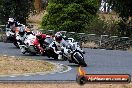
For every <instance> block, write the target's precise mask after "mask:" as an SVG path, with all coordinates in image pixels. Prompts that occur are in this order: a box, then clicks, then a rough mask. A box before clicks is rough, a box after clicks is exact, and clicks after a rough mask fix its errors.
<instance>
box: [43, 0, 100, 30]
mask: <svg viewBox="0 0 132 88" xmlns="http://www.w3.org/2000/svg"><path fill="white" fill-rule="evenodd" d="M97 10H98V2H97V0H49V5H48V7H47V9H46V11H47V12H48V13H47V14H46V15H45V16H44V17H43V19H42V24H41V25H42V28H44V29H46V30H49V29H50V30H65V31H76V32H83V31H85V30H86V25H87V24H89V22H90V21H91V20H93V19H94V17H95V16H96V13H97Z"/></svg>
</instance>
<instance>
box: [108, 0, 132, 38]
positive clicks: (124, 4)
mask: <svg viewBox="0 0 132 88" xmlns="http://www.w3.org/2000/svg"><path fill="white" fill-rule="evenodd" d="M108 1H109V3H110V4H111V5H112V9H113V10H114V11H116V12H117V13H118V14H119V17H120V18H121V20H120V22H119V24H118V25H119V29H118V30H119V31H120V36H131V34H132V30H131V29H132V27H131V25H132V20H130V19H129V18H130V17H132V6H131V5H132V0H108Z"/></svg>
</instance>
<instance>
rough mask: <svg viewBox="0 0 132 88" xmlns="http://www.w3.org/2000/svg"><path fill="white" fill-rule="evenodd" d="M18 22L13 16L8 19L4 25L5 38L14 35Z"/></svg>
mask: <svg viewBox="0 0 132 88" xmlns="http://www.w3.org/2000/svg"><path fill="white" fill-rule="evenodd" d="M18 25H19V23H18V22H16V21H15V20H14V19H13V18H9V19H8V24H7V25H6V35H7V39H8V38H10V37H11V36H14V34H15V30H16V28H17V27H18Z"/></svg>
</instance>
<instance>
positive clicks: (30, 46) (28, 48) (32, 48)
mask: <svg viewBox="0 0 132 88" xmlns="http://www.w3.org/2000/svg"><path fill="white" fill-rule="evenodd" d="M38 45H39V43H38V41H37V40H36V36H35V35H33V34H29V35H27V36H26V38H25V41H24V45H20V49H21V52H22V53H23V54H25V53H30V54H33V55H36V54H38V53H39V49H38Z"/></svg>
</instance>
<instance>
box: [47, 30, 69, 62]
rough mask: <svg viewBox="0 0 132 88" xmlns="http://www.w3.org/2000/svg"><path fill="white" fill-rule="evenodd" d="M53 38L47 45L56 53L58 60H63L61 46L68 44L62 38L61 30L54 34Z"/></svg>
mask: <svg viewBox="0 0 132 88" xmlns="http://www.w3.org/2000/svg"><path fill="white" fill-rule="evenodd" d="M54 40H55V41H53V42H52V43H51V44H50V45H49V47H50V48H52V49H53V50H54V52H55V53H56V54H57V55H58V58H57V59H58V60H63V58H62V54H63V53H64V51H63V47H66V46H68V43H67V42H66V41H65V40H64V38H63V36H62V34H61V32H57V33H56V34H55V37H54Z"/></svg>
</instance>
